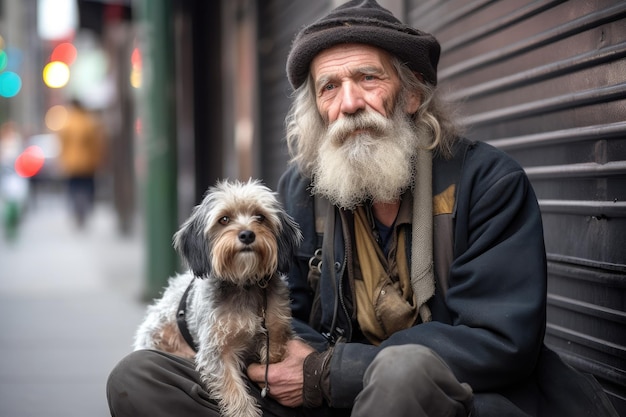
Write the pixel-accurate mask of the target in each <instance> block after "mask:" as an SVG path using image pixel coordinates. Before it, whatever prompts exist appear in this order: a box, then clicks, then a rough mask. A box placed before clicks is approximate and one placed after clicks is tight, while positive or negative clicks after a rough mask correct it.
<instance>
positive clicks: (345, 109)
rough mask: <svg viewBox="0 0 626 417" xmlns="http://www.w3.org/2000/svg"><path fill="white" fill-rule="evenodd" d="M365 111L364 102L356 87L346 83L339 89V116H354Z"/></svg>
mask: <svg viewBox="0 0 626 417" xmlns="http://www.w3.org/2000/svg"><path fill="white" fill-rule="evenodd" d="M363 109H365V100H364V98H363V94H362V92H361V90H360V89H359V87H358V86H355V85H354V84H352V83H349V82H346V83H344V84H343V85H342V87H341V114H354V113H357V112H359V111H361V110H363Z"/></svg>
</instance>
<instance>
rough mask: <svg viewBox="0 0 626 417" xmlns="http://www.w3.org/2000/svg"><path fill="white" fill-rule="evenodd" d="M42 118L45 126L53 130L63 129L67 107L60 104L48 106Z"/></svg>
mask: <svg viewBox="0 0 626 417" xmlns="http://www.w3.org/2000/svg"><path fill="white" fill-rule="evenodd" d="M44 120H45V123H46V127H47V128H48V129H50V130H52V131H54V132H57V131H59V130H61V129H63V127H64V126H65V123H66V122H67V108H65V106H62V105H60V104H57V105H56V106H52V107H50V108H49V109H48V111H47V112H46V115H45V117H44Z"/></svg>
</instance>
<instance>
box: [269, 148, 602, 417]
mask: <svg viewBox="0 0 626 417" xmlns="http://www.w3.org/2000/svg"><path fill="white" fill-rule="evenodd" d="M338 180H340V179H339V178H338ZM432 181H433V187H432V194H433V195H432V198H433V205H432V207H433V235H434V236H433V237H432V239H433V248H434V249H433V252H434V253H433V257H434V266H435V278H436V279H435V281H436V282H435V292H434V295H433V296H432V297H431V298H430V299H429V300H428V307H429V308H430V311H431V314H432V317H431V319H430V320H429V321H422V320H421V319H420V318H419V317H418V318H417V319H416V321H415V323H414V324H413V325H411V326H409V327H408V328H403V329H401V330H397V331H395V332H394V333H392V334H390V335H389V336H388V337H387V338H386V339H384V340H381V341H380V343H378V344H376V343H372V340H371V338H368V337H367V336H366V335H365V334H364V333H363V332H362V331H361V328H360V325H359V319H358V316H359V308H358V305H357V303H356V301H355V300H356V299H357V296H356V289H357V288H358V285H355V279H356V278H357V277H355V273H354V271H355V268H354V265H355V259H356V258H355V257H356V256H357V255H356V251H355V248H356V244H355V226H354V225H355V222H354V212H352V211H347V210H340V209H338V208H336V207H333V206H330V205H328V208H327V209H320V207H319V206H321V205H322V202H321V200H320V199H319V198H316V197H314V196H313V195H311V192H310V190H311V181H310V179H309V178H307V177H305V176H303V175H301V174H300V173H299V171H298V169H297V167H295V166H292V167H291V168H290V169H289V170H288V171H287V172H286V173H285V174H284V175H283V177H282V178H281V181H280V183H279V194H280V196H282V197H283V198H284V200H285V201H284V202H283V203H284V205H285V208H286V210H287V211H288V212H289V213H290V214H291V215H292V216H293V217H294V219H295V220H296V221H297V222H298V223H299V224H300V227H301V229H302V231H303V234H304V237H305V240H304V242H303V244H302V246H301V248H300V252H299V256H298V259H297V260H296V261H295V262H294V264H293V265H292V268H291V271H290V275H289V282H290V288H291V296H292V300H293V302H292V309H293V315H294V318H295V321H296V323H295V327H296V331H297V332H298V333H299V334H300V335H301V336H302V337H303V338H304V339H305V340H307V341H309V342H310V343H311V344H313V345H314V346H315V347H316V348H317V349H318V350H324V349H326V348H327V347H328V346H330V345H333V346H334V348H333V349H334V352H333V355H332V358H331V360H330V364H329V366H330V397H331V399H330V402H331V405H332V406H333V407H338V408H344V407H345V408H350V407H351V406H352V404H353V402H354V399H355V397H356V395H357V394H358V393H359V392H360V391H361V389H362V387H363V375H364V373H365V370H366V369H367V367H368V365H369V364H370V363H371V361H372V360H373V358H374V356H375V355H376V354H377V353H378V352H379V351H380V350H381V349H383V348H385V347H387V346H392V345H403V344H419V345H423V346H426V347H428V348H430V349H432V350H433V351H434V352H436V353H437V354H438V355H439V356H440V357H441V358H442V359H443V360H444V361H445V363H446V364H447V365H448V366H449V367H450V368H451V370H452V372H453V373H454V375H455V376H456V378H457V379H458V380H459V381H460V382H465V383H468V384H469V385H470V386H471V387H472V389H473V390H474V393H475V403H476V406H477V409H479V410H482V413H480V412H479V415H481V416H482V415H494V416H495V415H500V416H501V415H507V414H497V413H502V412H509V411H510V412H511V413H513V412H518V411H519V412H524V413H527V415H530V416H548V415H550V416H555V415H568V414H567V412H568V411H570V410H571V411H576V413H577V414H575V415H587V414H581V413H580V411H581V410H583V412H585V411H584V410H589V411H588V413H589V414H588V415H608V414H606V413H604V414H603V413H602V412H600V411H598V410H602V402H603V401H607V400H606V398H605V397H600V396H599V395H597V394H599V393H600V391H599V390H601V389H600V388H599V385H598V384H597V383H595V381H593V380H590V379H588V378H586V377H585V376H583V375H581V374H579V373H577V372H576V371H574V370H573V368H571V367H569V366H568V365H566V364H565V363H563V362H562V361H561V360H560V358H559V357H558V356H557V355H556V354H554V353H553V352H552V351H550V350H549V349H548V348H547V347H546V346H545V345H544V333H545V326H546V291H547V289H546V285H547V284H546V281H547V263H546V253H545V247H544V241H543V231H542V230H543V228H542V222H541V213H540V210H539V207H538V203H537V199H536V197H535V195H534V192H533V189H532V187H531V185H530V182H529V180H528V178H527V176H526V174H525V173H524V171H523V169H522V168H521V167H520V166H519V165H518V164H517V163H516V162H515V161H514V160H513V159H512V158H510V157H508V156H507V155H506V154H504V153H503V152H501V151H499V150H497V149H496V148H494V147H492V146H490V145H488V144H485V143H481V142H471V141H469V140H466V139H460V140H459V141H458V142H457V143H456V145H455V148H454V151H453V156H452V157H451V158H447V159H446V158H443V157H440V156H435V157H434V158H433V168H432ZM316 206H318V207H317V213H316ZM320 213H321V214H320ZM316 223H317V227H316ZM320 223H324V230H323V232H321V233H320V231H321V226H320ZM395 227H396V228H397V229H398V231H399V229H402V230H401V232H402V233H398V236H404V239H405V242H404V245H403V246H404V247H405V250H406V256H407V257H408V259H410V256H411V250H410V246H411V241H412V240H411V232H412V230H411V227H410V224H407V223H404V222H401V223H400V224H396V226H395ZM425 238H430V237H425ZM320 249H321V252H322V254H321V257H320V256H319V250H320ZM316 251H318V252H317V256H316ZM316 260H317V261H319V260H321V263H319V262H316ZM312 264H314V265H315V268H318V267H319V271H320V273H319V274H316V273H315V271H314V270H313V269H315V268H312V267H311V265H312ZM546 374H547V375H546ZM547 376H549V377H550V378H551V380H550V381H549V382H548V381H544V380H545V379H546V377H547ZM416 389H419V387H416ZM594 390H595V391H594ZM577 391H580V392H581V395H578V396H574V398H572V393H575V392H577ZM540 393H542V395H540ZM594 402H595V403H596V404H594ZM563 407H568V408H567V409H563ZM596 407H597V408H596ZM593 413H595V414H593ZM598 413H600V414H598ZM510 415H514V414H510ZM515 415H516V414H515ZM521 415H524V414H521ZM569 415H573V414H569Z"/></svg>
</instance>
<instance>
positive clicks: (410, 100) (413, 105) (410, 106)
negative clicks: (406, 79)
mask: <svg viewBox="0 0 626 417" xmlns="http://www.w3.org/2000/svg"><path fill="white" fill-rule="evenodd" d="M413 74H414V75H415V77H417V79H418V80H419V81H420V83H423V82H424V77H423V76H422V74H420V73H418V72H415V71H413ZM421 105H422V97H421V96H420V94H419V93H418V92H417V91H413V92H411V93H409V94H408V97H407V100H406V104H405V109H404V110H405V113H406V114H415V113H417V109H419V108H420V106H421Z"/></svg>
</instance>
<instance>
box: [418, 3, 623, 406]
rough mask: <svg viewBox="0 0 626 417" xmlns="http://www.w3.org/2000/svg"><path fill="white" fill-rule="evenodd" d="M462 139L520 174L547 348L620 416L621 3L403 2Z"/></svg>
mask: <svg viewBox="0 0 626 417" xmlns="http://www.w3.org/2000/svg"><path fill="white" fill-rule="evenodd" d="M406 10H407V22H408V23H410V24H412V25H414V26H416V27H418V28H420V29H423V30H425V31H427V32H431V33H433V34H435V35H436V36H437V38H438V39H439V40H440V41H441V43H442V59H441V62H440V67H439V77H440V83H441V87H442V88H443V89H444V90H445V91H447V93H448V95H449V97H451V98H453V99H455V100H460V101H461V102H462V105H461V112H462V114H464V121H465V122H466V123H467V125H468V126H469V129H468V136H469V137H471V138H473V139H477V140H484V141H488V142H490V143H492V144H493V145H495V146H497V147H499V148H501V149H503V150H505V151H506V152H508V153H509V154H510V155H512V156H513V157H514V158H515V159H517V160H518V161H519V162H520V163H521V164H522V165H523V166H524V168H525V169H526V171H527V172H528V175H529V177H530V179H531V181H532V183H533V187H534V189H535V191H536V193H537V196H538V198H539V203H540V206H541V209H542V213H543V220H544V228H545V239H546V246H547V250H548V259H549V284H548V291H549V295H548V297H549V299H548V303H549V305H548V329H547V335H546V342H547V343H548V344H549V345H550V346H551V347H553V348H554V349H556V350H557V351H558V352H559V353H560V354H561V355H562V356H563V357H565V358H566V360H567V361H568V362H570V363H571V364H573V365H574V366H575V367H577V368H580V369H582V370H584V371H587V372H590V373H592V374H594V375H595V376H596V378H597V379H598V380H599V381H600V382H601V384H602V385H603V386H604V388H605V390H606V391H607V392H608V393H609V395H610V396H611V399H612V401H613V402H614V403H615V405H616V407H617V408H618V411H619V412H620V415H622V416H626V360H625V358H626V313H625V311H626V297H625V292H626V291H625V288H626V234H625V231H626V59H624V58H625V57H626V2H622V1H602V0H595V1H591V0H590V1H554V0H553V1H549V0H538V1H529V0H518V1H508V0H501V1H493V0H492V1H489V0H474V1H464V0H448V1H442V0H430V1H419V0H412V1H408V2H407V4H406Z"/></svg>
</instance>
